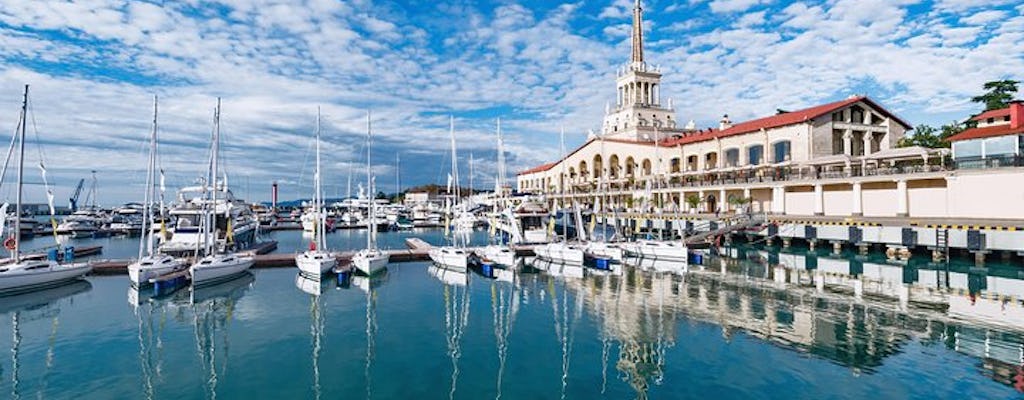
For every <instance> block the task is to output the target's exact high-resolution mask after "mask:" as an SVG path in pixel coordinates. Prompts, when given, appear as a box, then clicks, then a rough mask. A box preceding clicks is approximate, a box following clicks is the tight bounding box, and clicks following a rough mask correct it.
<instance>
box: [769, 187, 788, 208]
mask: <svg viewBox="0 0 1024 400" xmlns="http://www.w3.org/2000/svg"><path fill="white" fill-rule="evenodd" d="M772 213H773V214H786V188H785V187H783V186H776V187H773V188H772Z"/></svg>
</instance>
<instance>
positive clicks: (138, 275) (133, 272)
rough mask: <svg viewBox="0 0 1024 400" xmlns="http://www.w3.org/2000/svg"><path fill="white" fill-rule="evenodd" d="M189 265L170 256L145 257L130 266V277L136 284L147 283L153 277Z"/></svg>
mask: <svg viewBox="0 0 1024 400" xmlns="http://www.w3.org/2000/svg"><path fill="white" fill-rule="evenodd" d="M187 266H188V265H187V264H185V263H184V262H183V261H181V260H178V259H175V258H173V257H170V256H163V257H161V256H155V257H144V258H142V259H141V260H139V261H136V262H134V263H132V264H131V265H129V266H128V279H129V280H131V282H132V284H134V285H136V286H141V285H147V284H149V281H150V280H151V279H155V278H158V277H160V276H162V275H167V274H169V273H172V272H176V271H180V270H183V269H185V268H186V267H187Z"/></svg>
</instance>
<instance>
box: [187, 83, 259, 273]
mask: <svg viewBox="0 0 1024 400" xmlns="http://www.w3.org/2000/svg"><path fill="white" fill-rule="evenodd" d="M211 147H212V150H211V155H210V175H209V176H208V179H207V182H209V183H211V185H212V186H211V187H210V188H209V189H207V190H206V192H207V195H208V196H210V198H211V201H210V202H209V204H210V207H211V208H212V209H208V210H204V211H205V212H204V215H203V221H202V229H203V230H206V231H216V229H217V227H218V224H217V215H218V211H219V210H218V206H219V205H220V204H217V192H218V191H221V188H220V187H218V185H217V181H218V175H217V174H218V173H219V171H218V170H217V159H218V157H219V153H220V98H218V99H217V109H216V111H215V112H214V114H213V143H212V146H211ZM224 189H226V183H225V188H224ZM225 191H226V190H225ZM222 208H223V209H224V221H225V222H226V224H227V229H228V230H229V232H228V237H230V235H231V232H230V229H231V222H230V221H231V214H230V209H231V207H230V204H229V203H228V202H227V201H225V202H224V203H223V207H222ZM211 236H213V238H211ZM202 237H204V238H206V243H205V244H206V247H207V249H206V253H205V254H206V256H205V257H203V258H200V259H199V260H198V261H196V263H195V264H192V266H191V267H189V273H190V274H191V275H192V284H193V285H202V284H209V283H215V282H218V281H223V280H226V279H228V278H232V277H234V276H236V275H239V274H241V273H243V272H245V271H248V270H249V268H250V267H252V264H253V259H252V257H243V256H239V255H237V254H235V253H233V252H221V249H220V246H218V245H217V240H216V235H208V234H205V233H204V234H203V236H202ZM196 250H197V251H196V253H197V255H198V253H199V251H198V250H199V249H196Z"/></svg>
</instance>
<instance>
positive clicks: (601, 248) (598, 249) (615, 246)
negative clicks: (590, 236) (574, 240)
mask: <svg viewBox="0 0 1024 400" xmlns="http://www.w3.org/2000/svg"><path fill="white" fill-rule="evenodd" d="M584 251H585V252H586V253H587V254H588V255H590V256H592V257H594V258H604V259H608V260H612V261H616V262H622V253H623V251H622V244H620V243H617V242H588V243H587V245H586V247H585V248H584Z"/></svg>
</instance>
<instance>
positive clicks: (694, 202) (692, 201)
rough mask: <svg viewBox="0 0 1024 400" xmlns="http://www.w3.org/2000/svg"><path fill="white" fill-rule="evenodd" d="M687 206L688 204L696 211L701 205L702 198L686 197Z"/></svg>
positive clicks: (693, 195)
mask: <svg viewBox="0 0 1024 400" xmlns="http://www.w3.org/2000/svg"><path fill="white" fill-rule="evenodd" d="M686 204H688V205H689V206H690V208H692V209H696V208H697V206H699V205H700V196H697V195H695V194H690V195H687V196H686Z"/></svg>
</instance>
